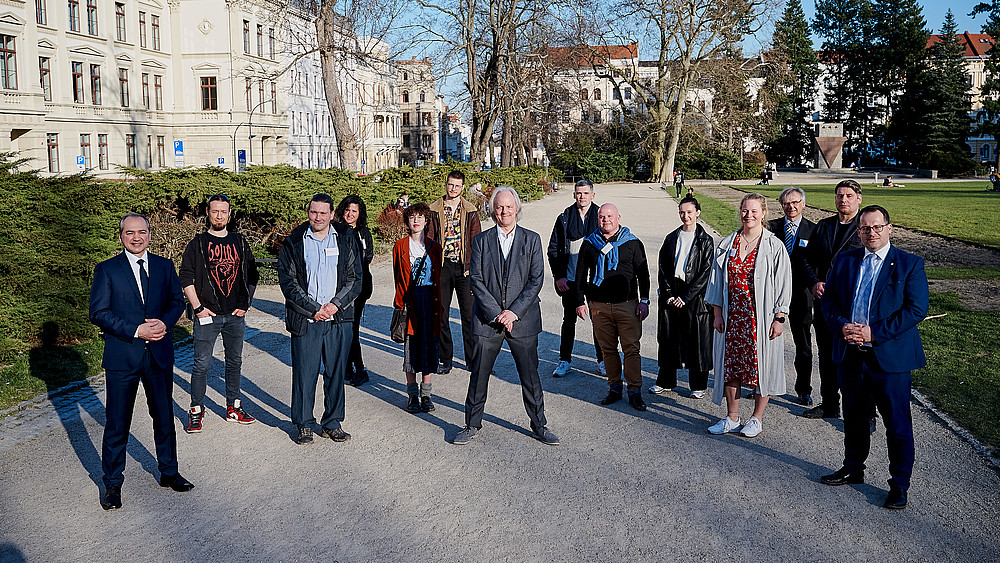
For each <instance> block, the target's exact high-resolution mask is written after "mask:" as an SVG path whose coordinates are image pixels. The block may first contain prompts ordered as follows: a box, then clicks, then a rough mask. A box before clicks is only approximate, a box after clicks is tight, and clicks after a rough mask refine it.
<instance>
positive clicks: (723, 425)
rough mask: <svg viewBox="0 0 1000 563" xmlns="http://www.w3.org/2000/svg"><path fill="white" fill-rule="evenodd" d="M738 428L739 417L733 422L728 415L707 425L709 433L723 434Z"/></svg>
mask: <svg viewBox="0 0 1000 563" xmlns="http://www.w3.org/2000/svg"><path fill="white" fill-rule="evenodd" d="M739 429H740V419H736V422H733V420H732V419H731V418H729V417H728V416H724V417H722V420H720V421H719V422H716V423H715V424H713V425H711V426H709V427H708V431H709V433H711V434H725V433H727V432H736V431H737V430H739Z"/></svg>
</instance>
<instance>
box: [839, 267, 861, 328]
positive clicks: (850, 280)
mask: <svg viewBox="0 0 1000 563" xmlns="http://www.w3.org/2000/svg"><path fill="white" fill-rule="evenodd" d="M864 256H865V255H864V254H862V255H861V258H862V259H864ZM860 275H861V260H859V259H858V258H857V257H855V256H854V255H853V254H852V255H851V256H850V258H849V259H848V263H847V287H846V288H844V289H843V290H842V293H843V295H844V296H846V297H847V308H846V313H847V318H851V314H852V311H853V307H854V293H855V291H856V290H857V288H858V276H860Z"/></svg>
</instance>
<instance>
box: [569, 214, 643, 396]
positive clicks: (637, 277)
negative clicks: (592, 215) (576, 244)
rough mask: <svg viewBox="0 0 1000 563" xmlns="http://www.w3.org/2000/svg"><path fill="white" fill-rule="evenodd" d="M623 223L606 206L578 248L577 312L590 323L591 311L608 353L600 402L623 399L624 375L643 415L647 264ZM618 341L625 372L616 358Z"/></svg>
mask: <svg viewBox="0 0 1000 563" xmlns="http://www.w3.org/2000/svg"><path fill="white" fill-rule="evenodd" d="M620 221H621V215H620V214H619V213H618V208H617V207H615V206H614V205H612V204H610V203H606V204H604V205H602V206H601V209H600V211H599V212H598V215H597V225H598V228H597V230H596V231H594V232H593V233H591V234H590V235H589V236H588V237H587V242H586V244H584V245H583V247H581V248H580V257H579V259H578V261H577V266H576V280H577V286H576V302H577V308H576V314H577V315H578V316H579V317H580V318H581V319H586V318H587V313H588V311H589V313H590V317H591V319H592V322H593V324H594V338H595V339H596V340H597V344H598V346H600V347H601V353H602V354H603V355H604V367H605V369H606V370H607V374H608V385H609V386H610V389H609V390H608V395H607V396H606V397H605V398H604V399H603V400H601V404H602V405H610V404H612V403H615V402H618V401H619V400H621V398H622V396H623V393H622V391H623V389H622V376H623V375H624V378H625V382H626V383H627V385H628V402H629V404H630V405H632V407H633V408H635V409H636V410H639V411H644V410H646V404H645V403H644V402H643V400H642V356H641V355H640V352H639V340H640V339H641V338H642V321H643V320H644V319H645V318H646V317H647V316H648V315H649V266H648V265H647V263H646V249H645V248H644V247H643V246H642V241H640V240H639V239H638V238H636V237H635V235H633V234H632V233H631V232H629V230H628V227H621V226H620V225H619V223H620ZM584 298H586V304H585V302H584ZM588 305H589V308H588ZM619 341H620V342H621V349H622V352H623V355H624V370H623V362H622V360H620V359H619V355H618V343H619ZM623 371H624V373H623Z"/></svg>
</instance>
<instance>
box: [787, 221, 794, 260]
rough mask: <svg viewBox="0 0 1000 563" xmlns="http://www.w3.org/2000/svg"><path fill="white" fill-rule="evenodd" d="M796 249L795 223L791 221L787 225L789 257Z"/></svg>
mask: <svg viewBox="0 0 1000 563" xmlns="http://www.w3.org/2000/svg"><path fill="white" fill-rule="evenodd" d="M794 248H795V223H792V222H791V221H789V222H786V223H785V249H786V250H788V255H789V256H791V255H792V250H793V249H794Z"/></svg>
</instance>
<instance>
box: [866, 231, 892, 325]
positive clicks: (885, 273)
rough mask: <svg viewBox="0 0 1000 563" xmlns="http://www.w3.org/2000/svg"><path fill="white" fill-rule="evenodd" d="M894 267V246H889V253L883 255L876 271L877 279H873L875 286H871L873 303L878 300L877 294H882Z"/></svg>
mask: <svg viewBox="0 0 1000 563" xmlns="http://www.w3.org/2000/svg"><path fill="white" fill-rule="evenodd" d="M895 269H896V247H890V248H889V253H888V254H886V255H885V263H884V264H882V269H880V270H879V272H878V279H876V280H875V287H874V288H872V304H873V305H874V304H875V303H876V302H878V298H879V295H881V294H882V290H883V289H885V286H886V285H888V284H889V280H890V279H891V278H892V271H893V270H895ZM872 309H874V307H872ZM869 316H871V315H869Z"/></svg>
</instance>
